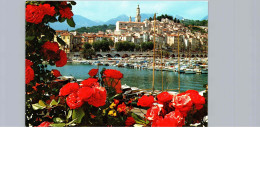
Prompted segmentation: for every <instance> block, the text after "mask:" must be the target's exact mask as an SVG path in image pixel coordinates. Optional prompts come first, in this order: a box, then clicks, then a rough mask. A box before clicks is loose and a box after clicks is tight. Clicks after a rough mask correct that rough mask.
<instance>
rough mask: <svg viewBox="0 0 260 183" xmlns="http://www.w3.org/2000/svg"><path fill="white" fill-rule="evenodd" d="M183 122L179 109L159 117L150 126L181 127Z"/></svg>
mask: <svg viewBox="0 0 260 183" xmlns="http://www.w3.org/2000/svg"><path fill="white" fill-rule="evenodd" d="M184 124H185V119H184V117H183V115H182V113H180V112H179V111H172V112H170V113H169V114H167V115H166V116H165V117H164V118H162V117H161V118H159V119H158V120H156V121H154V122H153V123H152V127H181V126H183V125H184Z"/></svg>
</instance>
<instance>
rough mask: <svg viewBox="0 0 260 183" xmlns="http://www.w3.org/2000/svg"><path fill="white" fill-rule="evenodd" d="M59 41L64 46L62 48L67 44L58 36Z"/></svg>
mask: <svg viewBox="0 0 260 183" xmlns="http://www.w3.org/2000/svg"><path fill="white" fill-rule="evenodd" d="M57 41H58V42H59V43H60V44H61V45H62V46H65V45H66V43H65V42H64V41H63V40H62V39H61V38H60V37H58V36H57Z"/></svg>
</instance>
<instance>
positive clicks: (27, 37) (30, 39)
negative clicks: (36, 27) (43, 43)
mask: <svg viewBox="0 0 260 183" xmlns="http://www.w3.org/2000/svg"><path fill="white" fill-rule="evenodd" d="M34 38H35V36H26V39H25V40H26V41H32V40H33V39H34Z"/></svg>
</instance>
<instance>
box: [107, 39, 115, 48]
mask: <svg viewBox="0 0 260 183" xmlns="http://www.w3.org/2000/svg"><path fill="white" fill-rule="evenodd" d="M108 43H109V46H110V47H113V46H114V41H112V40H111V39H108Z"/></svg>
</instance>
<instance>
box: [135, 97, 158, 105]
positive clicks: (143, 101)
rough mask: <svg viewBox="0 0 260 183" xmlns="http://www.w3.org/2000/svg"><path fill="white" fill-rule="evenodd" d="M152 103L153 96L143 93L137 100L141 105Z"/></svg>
mask: <svg viewBox="0 0 260 183" xmlns="http://www.w3.org/2000/svg"><path fill="white" fill-rule="evenodd" d="M153 103H154V98H153V96H146V95H143V96H142V97H141V98H140V99H139V100H138V102H137V105H138V106H142V107H151V106H152V105H153Z"/></svg>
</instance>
